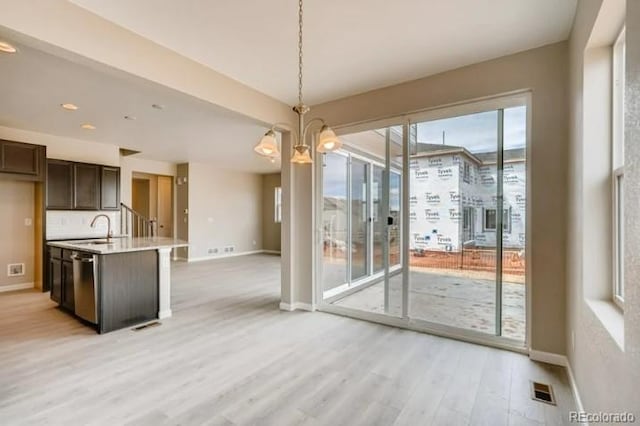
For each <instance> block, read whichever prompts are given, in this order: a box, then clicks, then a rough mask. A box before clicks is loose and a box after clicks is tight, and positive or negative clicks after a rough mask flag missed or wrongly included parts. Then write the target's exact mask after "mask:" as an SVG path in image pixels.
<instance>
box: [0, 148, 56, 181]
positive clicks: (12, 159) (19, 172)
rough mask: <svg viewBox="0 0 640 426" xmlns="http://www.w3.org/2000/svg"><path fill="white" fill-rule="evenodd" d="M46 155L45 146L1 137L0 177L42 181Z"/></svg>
mask: <svg viewBox="0 0 640 426" xmlns="http://www.w3.org/2000/svg"><path fill="white" fill-rule="evenodd" d="M45 156H46V148H45V147H44V146H40V145H31V144H28V143H21V142H13V141H6V140H1V139H0V177H2V178H9V179H19V180H31V181H42V180H44V163H45Z"/></svg>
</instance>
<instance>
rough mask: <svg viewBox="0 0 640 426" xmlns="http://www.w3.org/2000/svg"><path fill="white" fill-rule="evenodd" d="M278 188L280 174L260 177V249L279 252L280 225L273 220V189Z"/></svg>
mask: <svg viewBox="0 0 640 426" xmlns="http://www.w3.org/2000/svg"><path fill="white" fill-rule="evenodd" d="M278 186H280V173H271V174H267V175H262V199H263V204H262V209H263V210H262V248H263V249H264V250H271V251H280V229H281V224H280V223H276V222H275V220H274V211H275V205H274V203H275V198H274V189H275V188H276V187H278Z"/></svg>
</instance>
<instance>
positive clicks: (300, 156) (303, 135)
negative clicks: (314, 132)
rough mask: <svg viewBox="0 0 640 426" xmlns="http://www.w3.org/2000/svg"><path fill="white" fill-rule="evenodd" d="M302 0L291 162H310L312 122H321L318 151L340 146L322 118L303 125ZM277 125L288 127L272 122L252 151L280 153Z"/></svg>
mask: <svg viewBox="0 0 640 426" xmlns="http://www.w3.org/2000/svg"><path fill="white" fill-rule="evenodd" d="M302 12H303V8H302V0H299V2H298V104H297V105H296V106H294V107H293V110H294V111H295V112H296V114H298V132H297V133H296V132H295V131H292V132H291V134H292V135H294V138H295V145H294V146H293V156H292V157H291V162H292V163H297V164H311V163H313V160H312V159H311V147H310V146H309V145H307V132H308V131H309V129H310V128H311V125H312V124H315V123H321V124H322V126H321V127H320V135H319V136H318V146H317V150H318V152H330V151H336V150H338V149H340V147H342V143H341V142H340V139H338V137H337V136H336V134H335V132H334V131H333V130H331V127H329V126H328V125H327V124H326V123H325V122H324V120H323V119H322V118H314V119H313V120H311V121H310V122H309V123H307V124H306V125H305V123H304V115H305V114H306V113H308V112H309V107H308V106H306V105H305V104H304V102H303V100H302ZM278 127H285V128H289V127H290V126H286V125H283V124H281V123H278V124H274V125H273V126H272V127H271V129H269V131H268V132H267V133H265V134H264V136H263V137H262V139H260V142H258V144H257V145H256V146H255V148H254V151H255V152H257V153H258V154H260V155H262V156H265V157H268V158H275V157H278V156H279V155H280V152H279V150H278V142H277V139H276V134H275V130H276V129H277V128H278Z"/></svg>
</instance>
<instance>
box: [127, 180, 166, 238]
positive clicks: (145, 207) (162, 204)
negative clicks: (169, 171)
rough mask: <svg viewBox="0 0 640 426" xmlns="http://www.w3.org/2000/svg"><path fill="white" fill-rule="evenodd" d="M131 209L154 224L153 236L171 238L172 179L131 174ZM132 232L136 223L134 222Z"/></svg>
mask: <svg viewBox="0 0 640 426" xmlns="http://www.w3.org/2000/svg"><path fill="white" fill-rule="evenodd" d="M131 202H132V206H131V207H132V208H133V210H135V211H136V212H137V213H139V214H140V215H142V216H143V217H144V218H147V219H149V220H151V221H153V223H154V235H156V236H159V237H169V238H170V237H173V227H174V226H173V178H172V177H171V176H162V175H153V174H148V173H140V172H133V175H132V182H131ZM133 226H134V232H135V231H136V229H135V227H136V223H135V222H134V224H133Z"/></svg>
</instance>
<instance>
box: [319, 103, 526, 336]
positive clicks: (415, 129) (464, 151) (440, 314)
mask: <svg viewBox="0 0 640 426" xmlns="http://www.w3.org/2000/svg"><path fill="white" fill-rule="evenodd" d="M527 99H528V96H526V95H525V96H519V97H513V98H508V99H506V100H496V101H487V102H484V103H478V104H469V105H463V106H460V107H452V108H449V109H443V110H440V111H431V112H427V113H423V114H415V115H413V116H412V117H410V118H409V119H408V120H407V122H406V124H405V125H403V126H395V127H385V128H377V129H375V130H365V131H357V132H352V133H345V134H342V135H341V139H342V141H343V149H342V150H341V151H340V152H337V153H329V154H325V155H324V156H323V163H322V167H321V168H320V170H319V171H320V175H319V176H321V179H320V181H321V182H322V185H321V191H322V192H321V196H322V206H323V207H322V213H321V215H320V216H321V220H322V235H323V241H322V256H321V258H320V263H321V265H320V266H321V267H320V270H321V271H320V272H321V276H322V280H321V282H322V292H321V294H322V306H325V307H329V308H330V309H329V310H331V309H333V310H336V309H337V310H339V311H340V313H344V314H348V315H352V314H353V315H354V316H359V317H364V318H370V316H368V314H384V315H386V316H393V317H396V318H398V319H400V321H401V322H400V323H398V322H397V321H398V320H395V322H394V324H404V325H406V326H410V327H412V328H424V329H425V330H430V329H434V328H436V329H438V331H439V332H442V330H445V331H444V332H445V333H446V332H451V333H455V334H456V335H460V333H461V332H462V334H463V335H464V334H465V333H467V334H469V335H470V336H473V337H474V338H475V339H482V337H481V336H500V337H504V338H507V339H509V340H511V341H516V342H518V344H522V343H524V341H525V337H526V294H527V291H526V284H527V283H526V273H525V272H526V265H525V259H526V247H527V231H526V229H527V227H526V213H527V158H526V151H527V149H526V148H527V102H528V100H527ZM377 320H379V318H377ZM492 339H493V337H492Z"/></svg>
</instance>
